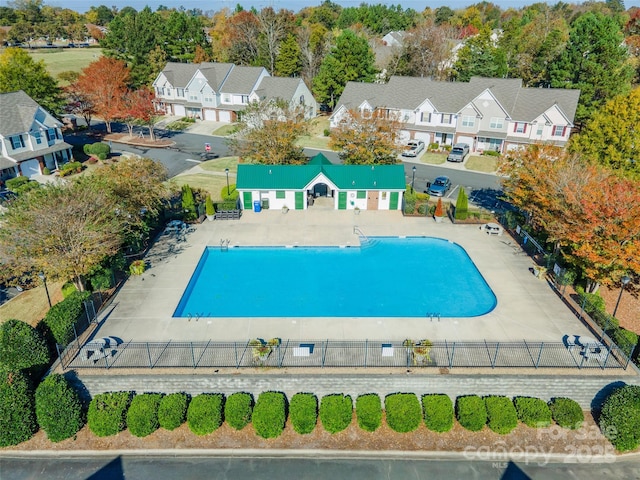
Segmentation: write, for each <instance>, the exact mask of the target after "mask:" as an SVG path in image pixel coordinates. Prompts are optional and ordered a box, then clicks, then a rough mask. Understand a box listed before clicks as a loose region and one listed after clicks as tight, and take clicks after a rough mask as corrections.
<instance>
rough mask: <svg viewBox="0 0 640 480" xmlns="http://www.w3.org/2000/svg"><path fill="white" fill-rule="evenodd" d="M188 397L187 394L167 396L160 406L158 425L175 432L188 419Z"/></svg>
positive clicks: (163, 398)
mask: <svg viewBox="0 0 640 480" xmlns="http://www.w3.org/2000/svg"><path fill="white" fill-rule="evenodd" d="M187 403H188V397H187V395H186V394H185V393H171V394H169V395H165V396H164V397H162V399H161V400H160V405H158V423H159V424H160V426H161V427H162V428H164V429H165V430H175V429H176V428H178V427H179V426H180V425H182V424H183V423H184V421H185V420H186V418H187Z"/></svg>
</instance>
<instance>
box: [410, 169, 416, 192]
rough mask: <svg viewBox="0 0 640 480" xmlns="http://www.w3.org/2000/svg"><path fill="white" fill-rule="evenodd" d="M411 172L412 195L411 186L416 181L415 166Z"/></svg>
mask: <svg viewBox="0 0 640 480" xmlns="http://www.w3.org/2000/svg"><path fill="white" fill-rule="evenodd" d="M411 171H412V172H413V175H412V176H411V193H413V184H414V183H415V181H416V166H415V165H414V166H413V168H412V169H411Z"/></svg>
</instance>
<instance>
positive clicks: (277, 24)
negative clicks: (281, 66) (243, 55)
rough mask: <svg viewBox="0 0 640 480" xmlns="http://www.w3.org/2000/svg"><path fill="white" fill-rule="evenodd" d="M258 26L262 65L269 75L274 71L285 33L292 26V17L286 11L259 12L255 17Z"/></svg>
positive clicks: (267, 9)
mask: <svg viewBox="0 0 640 480" xmlns="http://www.w3.org/2000/svg"><path fill="white" fill-rule="evenodd" d="M257 18H258V25H259V26H260V36H259V51H260V57H261V59H262V65H263V66H264V67H265V68H266V69H267V70H269V73H270V74H272V75H273V74H274V73H275V71H276V59H277V57H278V51H279V49H280V42H282V40H284V39H285V38H286V36H287V31H288V30H290V28H291V27H292V25H293V15H292V13H291V12H289V11H288V10H280V11H279V12H277V13H276V12H275V10H274V9H273V8H271V7H266V8H263V9H262V10H260V13H259V14H258V16H257Z"/></svg>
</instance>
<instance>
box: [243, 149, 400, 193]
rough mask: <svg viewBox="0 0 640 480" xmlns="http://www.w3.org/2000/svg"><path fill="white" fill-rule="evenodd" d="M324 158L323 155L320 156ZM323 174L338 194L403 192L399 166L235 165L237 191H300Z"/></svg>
mask: <svg viewBox="0 0 640 480" xmlns="http://www.w3.org/2000/svg"><path fill="white" fill-rule="evenodd" d="M323 156H324V155H323ZM321 173H323V174H324V175H325V176H326V177H327V178H328V179H329V180H331V181H332V182H333V183H334V184H335V185H336V186H337V187H338V189H340V190H404V189H405V188H406V184H405V178H404V167H403V166H402V165H324V164H323V165H242V164H241V165H238V176H237V181H236V188H237V189H238V190H302V189H304V188H305V187H306V186H307V185H308V184H309V183H310V182H311V181H312V180H313V179H314V178H316V177H317V176H318V175H320V174H321Z"/></svg>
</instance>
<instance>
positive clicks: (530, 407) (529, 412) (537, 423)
mask: <svg viewBox="0 0 640 480" xmlns="http://www.w3.org/2000/svg"><path fill="white" fill-rule="evenodd" d="M513 403H514V405H515V407H516V412H517V413H518V418H519V419H520V421H521V422H522V423H524V424H525V425H527V426H529V427H533V428H544V427H548V426H549V425H551V410H550V409H549V405H547V402H545V401H544V400H542V399H540V398H532V397H516V398H515V399H514V400H513Z"/></svg>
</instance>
